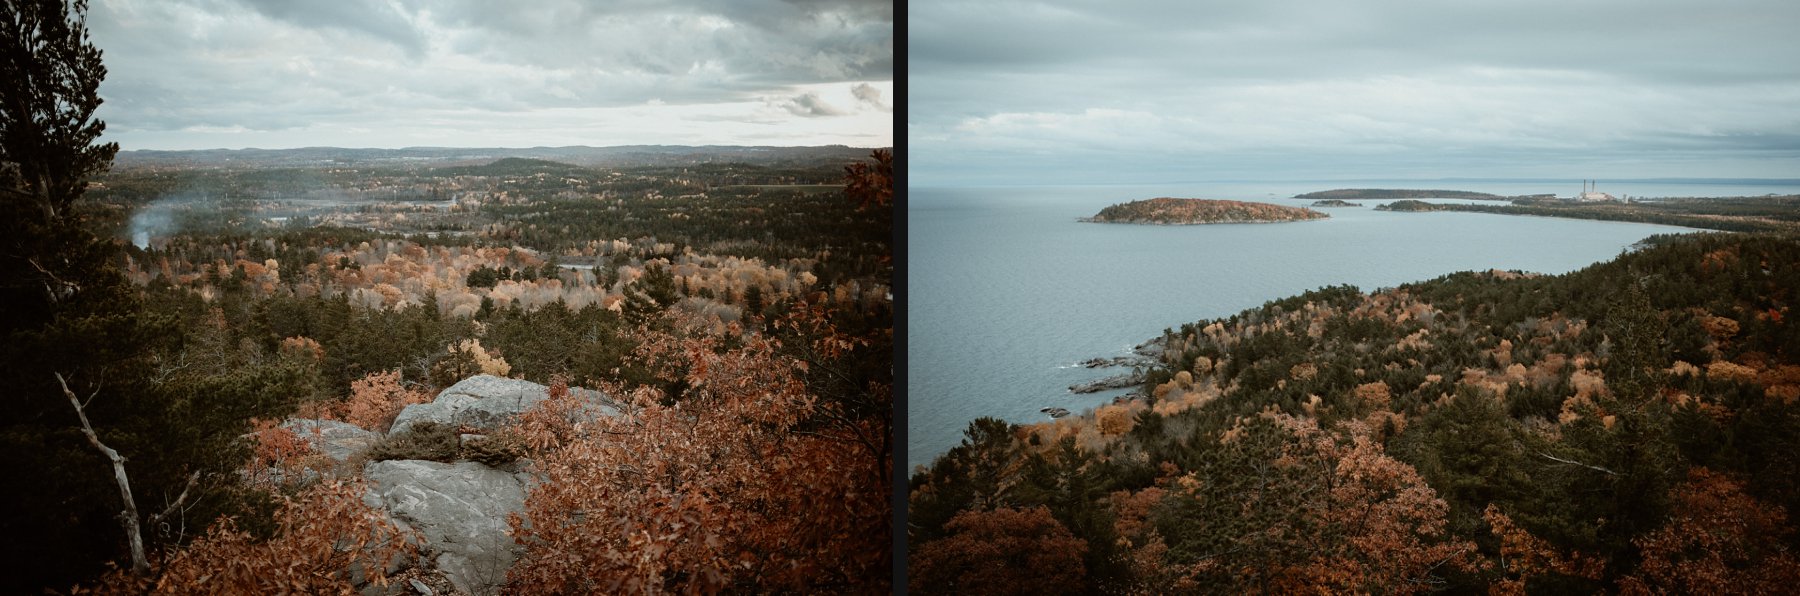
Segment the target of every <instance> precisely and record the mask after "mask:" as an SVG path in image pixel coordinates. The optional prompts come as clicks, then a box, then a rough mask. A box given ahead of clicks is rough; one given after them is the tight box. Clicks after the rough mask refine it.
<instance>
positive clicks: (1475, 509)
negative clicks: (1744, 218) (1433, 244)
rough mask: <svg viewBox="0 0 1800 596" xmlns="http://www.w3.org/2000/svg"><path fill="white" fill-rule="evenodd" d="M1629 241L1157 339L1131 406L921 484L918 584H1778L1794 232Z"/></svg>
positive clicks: (1256, 313) (948, 467)
mask: <svg viewBox="0 0 1800 596" xmlns="http://www.w3.org/2000/svg"><path fill="white" fill-rule="evenodd" d="M1641 246H1642V248H1640V249H1638V250H1635V251H1633V252H1629V253H1626V254H1623V255H1620V256H1619V257H1618V258H1617V259H1615V260H1613V261H1610V262H1606V263H1600V264H1596V265H1594V266H1592V267H1588V268H1585V269H1582V270H1580V271H1576V272H1573V273H1568V274H1565V275H1558V276H1539V275H1532V274H1523V273H1518V272H1508V271H1489V272H1463V273H1455V274H1451V275H1447V276H1444V277H1440V278H1438V279H1434V280H1430V281H1424V282H1419V283H1413V284H1406V285H1402V286H1399V287H1397V288H1391V289H1383V290H1378V291H1374V292H1369V293H1364V292H1362V291H1360V290H1358V289H1356V288H1354V287H1349V286H1341V287H1331V288H1323V289H1320V290H1315V291H1311V292H1307V293H1304V294H1301V295H1299V296H1294V297H1290V298H1285V299H1281V300H1276V301H1272V302H1269V303H1267V304H1265V305H1263V306H1262V307H1259V308H1253V309H1249V310H1246V311H1243V312H1241V313H1238V314H1236V315H1233V316H1230V317H1224V318H1219V319H1214V320H1203V321H1198V322H1195V323H1190V324H1186V325H1181V326H1179V327H1177V328H1172V329H1169V330H1167V331H1165V332H1164V335H1163V337H1162V338H1161V340H1160V341H1157V342H1156V343H1158V344H1160V345H1161V347H1162V348H1163V350H1162V352H1161V354H1162V357H1161V364H1160V366H1157V367H1154V368H1153V369H1151V370H1148V371H1146V374H1145V383H1144V387H1145V393H1146V394H1147V395H1145V396H1144V397H1141V398H1133V399H1127V400H1121V401H1119V402H1117V403H1112V404H1107V405H1103V406H1100V407H1098V408H1096V409H1095V410H1092V411H1089V412H1085V413H1079V414H1076V415H1071V416H1067V417H1064V418H1061V419H1057V420H1053V421H1046V422H1042V423H1037V424H1028V425H1017V424H1012V423H1009V422H1006V421H1002V420H998V419H994V418H982V419H979V420H976V421H975V422H973V423H972V424H971V425H970V426H969V428H968V430H967V433H966V435H967V436H966V438H965V439H964V440H963V441H962V443H961V444H960V445H958V446H957V447H954V448H952V449H950V450H949V452H947V453H945V454H944V455H942V456H941V457H939V458H937V459H936V460H935V461H933V462H932V463H931V465H930V466H927V467H921V468H918V469H917V470H916V471H915V472H914V474H913V476H912V482H911V487H910V488H911V497H910V504H909V509H908V511H909V516H910V520H909V524H908V529H907V533H908V545H909V546H908V548H909V549H911V553H910V555H909V557H908V559H909V565H910V569H909V574H908V575H909V577H908V581H909V582H910V583H909V588H910V589H911V591H912V592H913V593H918V594H923V593H951V592H959V591H960V592H963V593H979V592H981V591H983V590H990V589H1000V588H1001V587H1005V586H1026V587H1029V588H1034V589H1043V590H1046V591H1048V590H1055V591H1066V592H1076V593H1079V592H1101V591H1105V590H1117V591H1120V592H1127V591H1142V592H1149V593H1187V592H1197V591H1218V592H1238V591H1244V592H1250V591H1259V590H1266V591H1272V592H1288V591H1300V590H1302V589H1308V590H1319V591H1324V592H1352V591H1355V592H1381V593H1416V592H1424V591H1446V592H1452V593H1471V592H1482V591H1486V589H1487V588H1498V589H1502V590H1504V589H1512V590H1521V589H1522V588H1523V587H1525V586H1527V585H1529V586H1532V587H1533V588H1534V589H1535V590H1542V591H1546V592H1556V593H1565V592H1567V593H1595V592H1609V591H1614V590H1618V591H1633V590H1635V591H1639V592H1643V593H1657V592H1661V591H1665V590H1666V591H1670V592H1677V593H1705V592H1711V591H1718V590H1719V589H1720V588H1723V587H1734V588H1736V589H1739V590H1743V591H1746V592H1750V593H1761V592H1767V593H1787V590H1791V589H1793V586H1794V585H1796V584H1795V583H1794V582H1797V581H1800V557H1797V556H1796V553H1797V552H1800V537H1797V535H1796V533H1795V532H1794V530H1795V522H1794V521H1793V520H1794V519H1795V518H1794V517H1792V515H1793V512H1796V511H1800V324H1797V323H1796V319H1795V317H1796V313H1795V312H1794V310H1793V308H1794V305H1795V303H1796V300H1797V299H1800V293H1797V289H1800V239H1796V238H1795V237H1794V236H1792V235H1776V234H1694V235H1684V236H1657V237H1652V238H1650V239H1648V240H1646V241H1645V242H1644V243H1642V245H1641ZM1721 520H1724V521H1721ZM1026 535H1029V536H1033V537H1035V539H1033V540H1020V539H1014V538H1013V537H1015V536H1026ZM1521 545H1523V546H1521ZM1521 552H1523V553H1527V554H1521ZM1522 560H1534V561H1540V562H1539V563H1532V564H1522V563H1519V561H1522ZM1012 561H1045V562H1046V563H1044V564H1041V565H1037V566H1035V567H1032V566H1027V567H1023V568H1015V567H1010V566H1009V565H1011V563H1009V562H1012ZM966 569H992V570H994V571H993V572H992V573H990V574H988V575H981V576H979V577H975V576H972V575H971V574H968V573H965V572H964V571H963V570H966ZM1052 572H1054V573H1052ZM1046 578H1050V579H1053V580H1054V581H1057V582H1060V583H1058V584H1056V585H1045V584H1044V583H1042V582H1044V581H1049V579H1046ZM977 580H986V581H989V582H991V583H986V584H979V585H975V584H976V581H977Z"/></svg>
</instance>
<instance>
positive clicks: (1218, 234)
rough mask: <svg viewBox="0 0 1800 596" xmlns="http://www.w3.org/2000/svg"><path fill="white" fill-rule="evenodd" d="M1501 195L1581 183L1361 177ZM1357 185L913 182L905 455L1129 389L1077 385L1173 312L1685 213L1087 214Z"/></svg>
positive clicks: (1608, 246) (1207, 311) (1462, 267)
mask: <svg viewBox="0 0 1800 596" xmlns="http://www.w3.org/2000/svg"><path fill="white" fill-rule="evenodd" d="M1355 186H1356V187H1363V188H1451V189H1456V190H1471V191H1478V192H1488V193H1494V194H1501V195H1520V194H1539V193H1556V194H1558V195H1562V196H1567V195H1570V194H1572V193H1573V192H1575V191H1576V190H1578V189H1567V188H1562V187H1563V186H1568V185H1566V184H1565V185H1555V184H1521V183H1494V184H1471V183H1455V185H1451V186H1446V185H1445V183H1424V184H1421V183H1419V182H1385V183H1372V182H1363V183H1359V184H1357V185H1355ZM1342 187H1345V185H1343V184H1335V183H1334V184H1326V185H1320V184H1318V183H1291V184H1260V183H1234V184H1186V185H1166V186H1149V185H1146V186H1079V187H1071V186H1064V187H1032V188H1026V187H983V188H911V189H909V190H908V196H907V200H908V206H907V218H908V219H907V226H908V231H907V234H908V244H907V271H908V294H907V300H908V307H907V308H908V310H907V342H908V344H909V345H908V351H907V358H908V360H907V384H908V390H907V391H908V400H909V402H910V403H909V404H908V407H907V429H908V430H907V432H908V444H907V462H908V466H909V467H911V466H914V465H919V464H924V463H929V462H930V460H931V459H932V458H934V457H936V456H937V455H939V454H941V453H942V452H943V451H944V450H946V449H949V448H950V447H952V446H954V445H955V444H956V443H957V441H959V440H960V439H961V436H962V431H963V429H964V428H966V427H967V426H968V423H969V421H970V420H973V419H975V418H977V417H981V416H994V417H998V418H1002V419H1006V420H1011V421H1015V422H1035V421H1041V420H1047V419H1048V417H1046V416H1045V415H1044V414H1042V413H1040V412H1039V409H1041V408H1046V407H1051V406H1058V407H1064V408H1068V409H1069V410H1070V411H1075V412H1079V411H1082V410H1086V409H1088V408H1092V407H1094V406H1096V405H1099V404H1102V403H1106V402H1108V401H1110V400H1111V399H1112V397H1113V396H1115V395H1118V394H1120V393H1123V390H1120V391H1112V392H1106V393H1098V394H1086V395H1076V394H1072V393H1070V392H1069V391H1068V386H1069V385H1071V384H1074V383H1077V382H1081V381H1086V380H1091V379H1094V378H1097V377H1100V376H1105V375H1108V374H1116V373H1118V372H1121V371H1119V370H1118V369H1098V370H1090V369H1084V368H1080V367H1078V366H1074V365H1075V363H1077V362H1080V361H1082V360H1086V359H1088V358H1093V357H1097V356H1114V355H1123V354H1125V353H1127V352H1128V351H1129V350H1130V348H1131V346H1133V345H1135V344H1137V343H1139V342H1142V341H1144V340H1146V339H1150V338H1152V337H1155V336H1157V335H1159V334H1160V333H1161V332H1162V330H1163V329H1166V328H1172V327H1178V326H1180V325H1181V324H1182V323H1187V322H1192V321H1196V320H1200V319H1208V318H1215V317H1222V316H1229V315H1231V314H1234V313H1237V312H1239V311H1242V310H1244V309H1247V308H1252V307H1256V306H1259V305H1261V304H1263V303H1264V302H1268V301H1270V300H1274V299H1278V298H1283V297H1286V296H1291V295H1294V294H1298V293H1300V292H1304V291H1306V290H1309V289H1313V288H1318V287H1320V286H1326V285H1334V284H1353V285H1356V286H1357V287H1359V288H1361V289H1362V290H1363V291H1364V292H1368V291H1371V290H1374V289H1376V288H1383V287H1393V286H1396V285H1399V284H1402V283H1406V282H1412V281H1420V280H1426V279H1431V278H1434V277H1438V276H1440V275H1444V274H1447V273H1452V272H1456V271H1466V270H1483V271H1485V270H1488V269H1518V270H1524V271H1535V272H1541V273H1564V272H1568V271H1573V270H1576V269H1580V268H1583V267H1586V266H1588V265H1591V264H1593V263H1596V262H1599V261H1604V260H1607V259H1610V258H1612V257H1614V256H1617V255H1618V254H1619V253H1620V252H1622V251H1624V250H1627V249H1628V248H1629V247H1630V246H1631V245H1632V244H1633V243H1636V242H1637V241H1639V240H1642V239H1643V238H1645V237H1647V236H1650V235H1653V234H1660V233H1678V232H1686V231H1690V230H1688V229H1686V228H1677V227H1670V226H1656V225H1645V224H1632V223H1620V222H1600V221H1585V220H1572V219H1555V218H1543V217H1520V216H1509V215H1490V214H1480V213H1387V212H1379V211H1374V210H1373V209H1372V208H1373V207H1374V206H1375V205H1377V204H1380V203H1385V202H1386V201H1363V204H1364V206H1363V207H1360V208H1358V207H1348V208H1332V209H1322V210H1323V211H1325V212H1326V213H1329V214H1331V218H1330V219H1327V220H1320V221H1308V222H1295V223H1281V224H1226V225H1201V226H1139V225H1116V224H1090V223H1080V222H1078V221H1076V220H1077V218H1080V217H1085V216H1089V215H1093V214H1094V213H1095V212H1096V211H1099V210H1100V209H1101V208H1103V207H1105V206H1107V205H1111V204H1114V203H1120V202H1125V201H1131V200H1137V199H1147V198H1154V197H1164V196H1168V197H1195V198H1216V199H1236V200H1247V201H1263V202H1269V203H1276V204H1281V205H1294V206H1305V205H1307V204H1309V203H1310V201H1303V200H1297V199H1291V198H1287V197H1292V196H1293V195H1295V194H1297V193H1303V192H1311V191H1317V190H1325V189H1330V188H1342ZM1602 190H1606V191H1608V192H1624V193H1628V194H1630V195H1632V196H1634V197H1635V196H1652V197H1654V196H1732V195H1736V196H1742V195H1761V194H1765V193H1793V192H1796V191H1797V190H1800V189H1796V188H1765V187H1754V186H1711V185H1680V184H1664V185H1660V186H1644V185H1640V186H1639V187H1637V188H1619V189H1617V190H1616V191H1615V189H1612V188H1603V189H1602Z"/></svg>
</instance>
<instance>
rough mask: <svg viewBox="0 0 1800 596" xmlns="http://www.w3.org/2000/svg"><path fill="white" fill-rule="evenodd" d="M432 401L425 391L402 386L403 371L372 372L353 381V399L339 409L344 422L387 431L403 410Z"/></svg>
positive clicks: (351, 386) (377, 430) (373, 429)
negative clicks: (401, 374) (401, 372)
mask: <svg viewBox="0 0 1800 596" xmlns="http://www.w3.org/2000/svg"><path fill="white" fill-rule="evenodd" d="M428 401H431V396H430V395H429V394H427V393H426V392H424V391H420V390H416V389H407V388H406V387H404V386H401V385H400V370H399V369H395V370H391V371H387V372H376V373H369V375H368V376H365V377H363V378H361V379H358V380H355V381H351V382H350V399H348V400H345V401H344V403H343V404H342V405H341V406H339V407H338V408H337V412H336V414H337V415H338V416H339V417H340V418H342V419H343V421H344V422H348V423H350V424H354V425H357V426H360V427H362V428H364V429H367V430H372V431H375V432H387V430H388V427H389V426H392V425H393V424H394V418H395V417H396V416H399V415H400V410H402V409H405V408H406V406H409V405H412V404H422V403H425V402H428Z"/></svg>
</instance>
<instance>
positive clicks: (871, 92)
mask: <svg viewBox="0 0 1800 596" xmlns="http://www.w3.org/2000/svg"><path fill="white" fill-rule="evenodd" d="M850 95H852V96H855V97H856V101H857V102H858V103H861V104H863V105H867V106H869V107H871V108H874V109H877V110H881V111H892V110H893V109H894V108H893V106H890V105H887V104H885V103H882V101H881V90H880V89H876V88H875V86H874V85H870V84H868V83H857V84H856V86H855V87H851V88H850Z"/></svg>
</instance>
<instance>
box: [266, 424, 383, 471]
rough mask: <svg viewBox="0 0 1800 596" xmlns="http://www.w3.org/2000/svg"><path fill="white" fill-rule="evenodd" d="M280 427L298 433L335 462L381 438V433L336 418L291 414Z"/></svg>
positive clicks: (340, 461) (343, 459)
mask: <svg viewBox="0 0 1800 596" xmlns="http://www.w3.org/2000/svg"><path fill="white" fill-rule="evenodd" d="M281 427H282V428H285V429H288V430H289V431H292V432H293V433H294V434H296V435H299V436H300V438H301V439H303V440H305V441H306V442H307V443H308V444H310V445H312V447H313V449H316V450H318V451H319V453H323V454H325V456H326V457H330V458H331V459H332V460H333V461H336V462H338V463H344V462H345V461H349V459H350V457H351V456H353V455H356V454H357V453H361V452H362V451H363V450H365V449H368V448H369V446H370V445H374V444H375V442H376V441H379V440H381V433H378V432H374V431H370V430H364V429H363V428H362V427H360V426H356V425H354V424H350V423H347V422H338V421H336V420H314V419H311V418H291V419H288V420H287V421H286V422H282V423H281Z"/></svg>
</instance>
